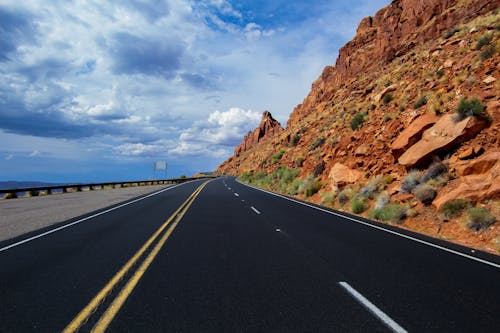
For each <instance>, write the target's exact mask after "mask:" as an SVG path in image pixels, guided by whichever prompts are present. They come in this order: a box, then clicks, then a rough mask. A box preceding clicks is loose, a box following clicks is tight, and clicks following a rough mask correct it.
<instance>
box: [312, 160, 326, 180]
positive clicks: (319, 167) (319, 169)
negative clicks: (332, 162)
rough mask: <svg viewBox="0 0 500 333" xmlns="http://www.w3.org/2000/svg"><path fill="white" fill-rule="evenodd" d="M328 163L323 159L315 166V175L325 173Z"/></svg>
mask: <svg viewBox="0 0 500 333" xmlns="http://www.w3.org/2000/svg"><path fill="white" fill-rule="evenodd" d="M325 167H326V163H325V161H321V162H319V163H318V164H316V166H315V167H314V173H313V176H314V177H318V176H321V175H322V174H323V171H325Z"/></svg>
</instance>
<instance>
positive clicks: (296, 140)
mask: <svg viewBox="0 0 500 333" xmlns="http://www.w3.org/2000/svg"><path fill="white" fill-rule="evenodd" d="M299 141H300V135H298V134H295V135H294V136H293V137H292V140H291V141H290V145H291V146H292V147H295V146H296V145H297V144H298V143H299Z"/></svg>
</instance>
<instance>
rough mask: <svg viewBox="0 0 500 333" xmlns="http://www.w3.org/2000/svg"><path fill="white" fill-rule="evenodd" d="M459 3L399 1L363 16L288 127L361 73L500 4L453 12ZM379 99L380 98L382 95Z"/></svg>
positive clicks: (494, 0) (482, 1)
mask: <svg viewBox="0 0 500 333" xmlns="http://www.w3.org/2000/svg"><path fill="white" fill-rule="evenodd" d="M458 2H459V1H458V0H426V1H420V0H395V1H393V2H392V3H391V4H390V5H388V6H386V7H384V8H382V9H381V10H379V11H378V12H377V14H376V15H375V16H374V17H366V18H364V19H363V20H362V21H361V23H360V24H359V26H358V30H357V32H356V36H355V38H354V39H353V40H352V41H350V42H349V43H347V44H346V45H345V46H344V47H342V48H341V49H340V51H339V56H338V58H337V61H336V63H335V66H327V67H325V68H324V70H323V73H322V74H321V76H320V77H319V78H318V79H316V81H314V83H313V84H312V88H311V92H310V93H309V95H308V96H307V97H306V98H305V99H304V101H303V102H302V104H299V105H298V106H297V107H295V109H294V110H293V112H292V114H291V115H290V119H289V120H288V122H287V127H289V126H293V125H294V124H296V123H298V122H299V121H300V119H302V118H303V117H304V116H306V115H307V114H309V113H311V112H314V111H315V108H316V106H317V105H319V104H321V102H324V101H328V100H329V99H330V98H331V97H332V96H333V95H334V92H335V91H336V90H338V89H340V88H342V87H344V86H349V85H350V84H352V83H353V82H354V81H355V78H356V77H357V76H359V75H360V74H362V73H369V72H374V71H376V70H377V69H380V68H382V67H383V66H384V65H386V64H388V63H389V62H391V61H392V60H393V59H395V58H396V57H399V56H402V55H404V54H406V53H408V52H409V51H410V50H412V49H413V48H414V47H415V45H418V44H421V43H424V42H426V41H429V40H433V39H436V38H438V37H440V36H441V35H442V34H443V32H444V31H446V30H448V29H450V28H453V27H456V26H458V25H460V24H461V23H464V22H466V21H468V20H470V17H473V16H477V15H481V14H483V13H487V12H489V11H491V10H493V9H495V8H498V6H499V5H500V1H499V0H476V1H467V3H466V4H465V9H464V10H463V11H453V10H449V9H450V8H452V7H453V6H455V5H456V4H457V3H458ZM428 22H432V24H427V23H428ZM409 36H411V39H409V38H408V37H409ZM358 88H359V87H358ZM377 97H379V98H381V97H380V95H378V96H377ZM382 97H383V96H382ZM377 99H378V98H377Z"/></svg>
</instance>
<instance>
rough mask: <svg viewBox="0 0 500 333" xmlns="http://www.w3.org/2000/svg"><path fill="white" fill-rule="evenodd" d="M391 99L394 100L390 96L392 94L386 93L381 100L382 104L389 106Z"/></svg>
mask: <svg viewBox="0 0 500 333" xmlns="http://www.w3.org/2000/svg"><path fill="white" fill-rule="evenodd" d="M393 99H394V96H393V95H392V93H388V94H386V95H385V96H384V98H383V99H382V102H383V103H384V104H389V103H390V102H391V101H392V100H393Z"/></svg>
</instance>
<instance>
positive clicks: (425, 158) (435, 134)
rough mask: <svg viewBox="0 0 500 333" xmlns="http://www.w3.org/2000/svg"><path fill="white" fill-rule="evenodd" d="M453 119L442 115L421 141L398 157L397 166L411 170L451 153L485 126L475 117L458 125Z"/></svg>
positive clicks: (485, 123)
mask: <svg viewBox="0 0 500 333" xmlns="http://www.w3.org/2000/svg"><path fill="white" fill-rule="evenodd" d="M453 117H454V115H453V114H447V115H444V116H443V117H441V119H439V121H438V122H437V123H436V124H435V125H434V126H432V127H431V128H429V129H428V130H426V131H425V132H424V134H423V135H422V139H421V140H420V141H418V142H417V143H416V144H414V145H413V146H411V147H410V148H409V149H408V150H407V151H405V152H404V154H403V155H401V156H400V157H399V159H398V162H399V164H401V165H404V166H405V167H407V168H413V167H416V166H419V165H421V164H422V163H426V162H429V161H430V160H431V159H432V157H433V156H434V155H437V154H439V153H442V152H449V151H451V149H453V148H454V147H456V146H457V145H458V144H460V143H462V142H464V141H466V140H468V139H470V138H472V137H473V136H474V135H476V134H477V133H478V132H480V131H481V130H482V129H483V128H485V127H486V126H487V122H486V121H484V120H482V119H478V118H476V117H469V118H466V119H464V120H462V121H460V122H458V123H456V122H455V121H454V120H453Z"/></svg>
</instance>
